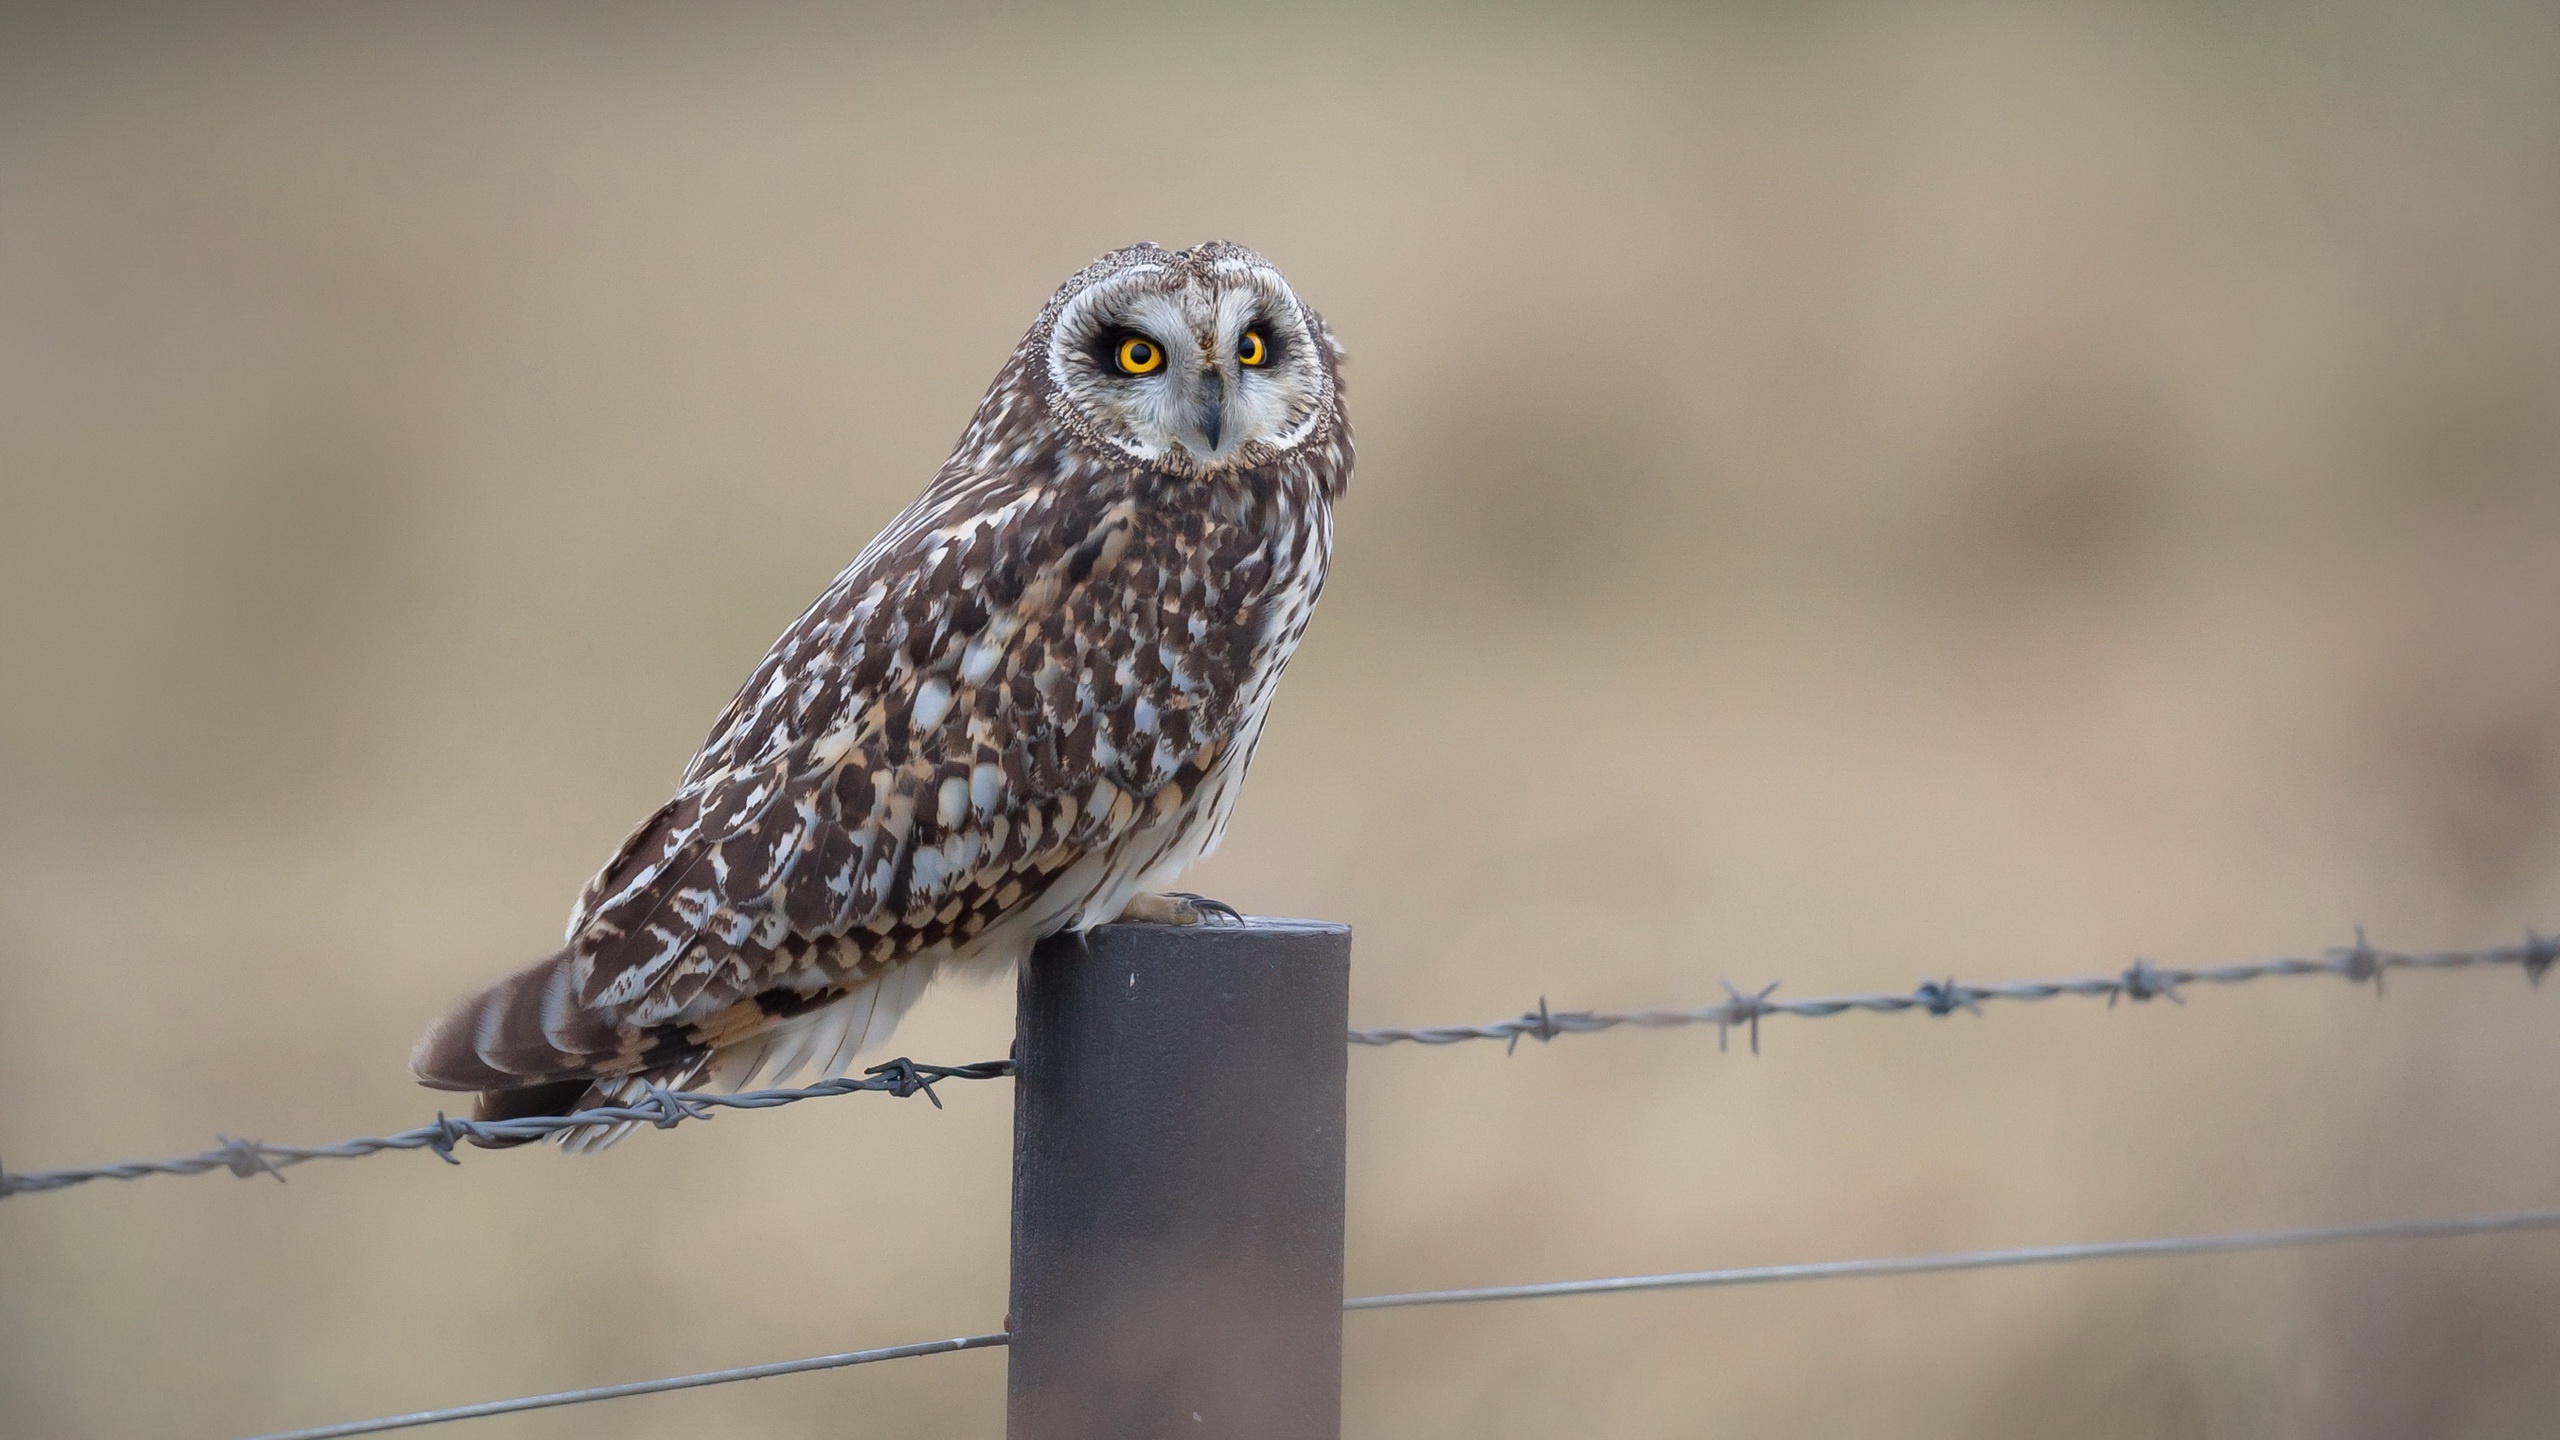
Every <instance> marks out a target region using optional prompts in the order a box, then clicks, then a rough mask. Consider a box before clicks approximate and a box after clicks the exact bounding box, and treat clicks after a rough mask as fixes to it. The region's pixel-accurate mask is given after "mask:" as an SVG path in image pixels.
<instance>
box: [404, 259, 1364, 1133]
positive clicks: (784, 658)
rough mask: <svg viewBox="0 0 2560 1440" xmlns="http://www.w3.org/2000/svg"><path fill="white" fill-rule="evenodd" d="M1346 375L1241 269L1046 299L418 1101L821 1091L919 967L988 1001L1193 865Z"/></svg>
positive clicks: (1300, 548) (1326, 545) (1304, 573)
mask: <svg viewBox="0 0 2560 1440" xmlns="http://www.w3.org/2000/svg"><path fill="white" fill-rule="evenodd" d="M1133 340H1135V341H1137V342H1139V343H1138V344H1136V345H1132V343H1131V342H1132V341H1133ZM1149 346H1152V347H1156V349H1157V350H1160V351H1161V354H1157V353H1155V352H1153V351H1150V350H1149V349H1147V348H1146V347H1149ZM1133 357H1134V358H1135V361H1137V362H1147V361H1152V362H1153V363H1151V364H1143V368H1141V366H1140V365H1138V364H1133ZM1339 361H1340V350H1339V347H1338V346H1336V345H1335V343H1334V341H1333V338H1332V335H1331V333H1330V332H1329V331H1328V330H1327V329H1326V327H1325V325H1324V322H1323V321H1322V319H1320V318H1319V317H1318V316H1317V315H1316V313H1315V312H1314V311H1313V310H1311V309H1309V308H1307V307H1306V306H1304V305H1303V304H1301V303H1300V302H1299V301H1298V299H1297V296H1296V294H1295V292H1294V291H1292V290H1291V289H1290V288H1289V286H1288V284H1287V282H1286V281H1285V280H1283V279H1282V278H1281V277H1280V275H1279V273H1278V272H1277V271H1276V270H1274V269H1272V268H1271V266H1270V264H1269V263H1268V262H1267V261H1265V260H1263V259H1262V258H1261V257H1260V256H1259V255H1256V254H1255V253H1254V252H1252V251H1250V250H1246V249H1244V248H1243V247H1241V246H1235V245H1229V244H1224V243H1212V244H1208V245H1202V246H1198V247H1195V248H1193V249H1189V250H1182V251H1166V250H1161V249H1158V248H1156V247H1155V246H1152V245H1141V246H1135V247H1132V248H1130V249H1126V250H1120V251H1115V252H1113V253H1112V254H1110V255H1106V256H1104V257H1103V258H1102V259H1101V260H1099V261H1097V262H1095V263H1094V264H1093V265H1092V266H1090V267H1088V268H1087V269H1085V270H1084V271H1082V272H1081V273H1079V274H1078V275H1076V276H1075V277H1074V278H1072V279H1070V280H1069V281H1068V282H1067V283H1066V285H1064V286H1063V287H1061V288H1060V289H1059V291H1058V292H1057V294H1056V295H1055V296H1054V297H1052V298H1051V300H1050V301H1049V303H1048V305H1047V306H1046V307H1045V308H1043V310H1042V311H1041V313H1040V316H1039V318H1038V320H1037V321H1035V322H1034V324H1033V325H1032V327H1031V330H1030V332H1029V333H1028V334H1027V335H1025V336H1024V338H1023V341H1022V343H1021V344H1020V345H1019V346H1017V347H1016V348H1015V350H1014V352H1013V354H1012V356H1011V358H1010V359H1009V360H1008V361H1007V362H1006V364H1005V366H1004V368H1003V369H1002V370H1001V371H1000V372H999V373H998V374H997V376H996V379H995V382H994V384H993V385H992V386H991V387H990V388H989V389H988V392H987V395H986V398H985V399H984V400H983V401H982V402H981V403H980V404H979V406H978V410H977V414H976V416H975V418H974V419H973V420H972V421H971V422H970V425H969V427H968V429H967V431H966V432H965V433H963V434H962V436H961V438H960V443H959V445H958V446H957V447H956V448H955V449H954V451H953V453H952V456H951V458H950V459H949V460H948V461H947V462H945V463H944V465H943V467H942V469H941V471H940V473H938V474H937V475H936V476H935V477H934V480H933V482H932V484H931V485H929V486H928V487H926V489H925V492H924V493H923V494H922V495H921V496H919V497H918V498H917V500H916V501H915V503H914V504H912V505H910V506H908V507H907V509H906V510H905V511H904V512H902V513H901V514H900V515H899V516H898V517H897V518H896V519H895V520H893V521H891V522H890V524H889V527H888V528H887V529H886V530H884V531H883V532H882V533H881V534H880V535H879V537H878V538H876V539H874V540H873V541H872V542H871V543H870V544H869V545H868V546H866V547H865V548H864V549H863V551H862V553H861V554H860V555H859V556H857V557H856V558H855V560H854V561H853V563H852V564H851V565H850V566H848V567H847V568H846V569H845V571H844V572H843V573H842V574H841V575H839V576H837V577H836V580H835V582H834V583H833V584H832V585H830V586H828V587H827V590H826V592H825V593H824V594H822V595H820V596H819V597H818V599H817V601H816V602H815V603H813V604H812V605H811V606H810V607H809V608H808V609H807V610H806V611H805V612H803V613H802V614H801V616H800V617H799V619H797V620H796V621H794V622H793V623H792V625H791V627H790V628H789V629H788V630H786V631H785V632H784V633H783V635H782V637H781V639H779V640H777V641H776V642H775V643H774V645H773V648H772V649H771V651H769V652H768V653H767V654H766V656H765V658H764V661H763V663H762V664H760V665H758V666H757V667H756V670H755V672H754V674H753V675H752V676H751V677H750V678H749V679H748V681H747V683H746V684H745V685H744V686H743V687H741V688H740V690H739V691H738V694H737V696H736V698H734V699H733V700H731V701H730V702H729V706H728V708H727V710H726V711H724V712H723V713H722V714H721V716H720V719H719V720H718V722H717V723H716V724H714V725H713V727H712V730H711V734H710V736H709V737H708V738H707V739H706V740H705V741H704V742H703V745H702V749H701V751H700V753H699V754H697V755H696V756H695V757H694V760H693V762H692V764H691V765H689V766H688V767H687V768H686V770H685V773H684V777H683V779H682V781H681V782H680V783H679V785H678V786H677V789H676V793H675V795H674V797H673V798H671V799H670V800H668V801H667V803H666V804H665V805H663V806H661V807H659V809H658V811H657V812H656V813H655V814H653V815H651V816H650V817H649V818H648V819H647V820H645V821H643V822H642V823H641V825H640V826H639V827H638V828H637V829H636V830H634V831H633V832H632V834H631V837H630V838H629V839H628V840H626V841H625V842H624V843H623V846H622V848H621V850H620V851H619V852H618V853H616V854H615V856H614V857H613V859H612V860H611V861H609V862H608V863H607V864H606V865H605V867H604V868H603V870H601V871H600V872H598V874H597V875H596V877H595V879H594V880H592V881H590V882H589V883H588V885H587V887H586V890H585V892H584V893H583V894H582V895H581V896H580V897H579V899H578V902H577V905H576V907H575V908H574V909H573V910H572V912H571V915H570V920H569V928H568V937H567V943H566V945H565V946H564V947H563V948H562V949H561V950H560V951H559V952H558V953H557V954H555V955H553V956H551V957H550V958H548V959H546V960H543V961H541V962H540V963H538V964H536V965H534V966H532V967H530V968H528V969H526V970H524V971H522V972H519V973H518V974H516V975H514V976H511V977H509V978H507V979H505V980H502V981H500V982H499V983H498V984H496V985H494V986H492V987H490V988H489V989H488V990H486V991H484V992H482V993H481V994H479V995H476V996H474V997H472V998H471V999H468V1000H466V1001H464V1002H462V1003H461V1004H460V1005H458V1006H456V1007H455V1008H454V1009H453V1010H452V1011H451V1012H450V1013H449V1014H447V1015H446V1016H445V1017H444V1018H443V1019H442V1020H441V1021H439V1022H438V1023H437V1024H436V1025H435V1027H434V1028H432V1029H431V1030H429V1031H428V1033H427V1035H426V1037H425V1038H424V1039H423V1040H421V1041H420V1042H419V1045H418V1049H417V1053H416V1055H415V1056H414V1057H413V1060H412V1065H413V1068H414V1069H415V1070H416V1072H417V1074H418V1077H419V1078H420V1079H421V1080H422V1081H423V1082H425V1083H426V1084H428V1085H432V1086H437V1087H440V1088H445V1089H456V1090H477V1091H480V1092H481V1096H480V1113H481V1114H483V1115H484V1116H498V1115H513V1114H535V1113H557V1112H559V1111H561V1110H563V1109H564V1108H569V1107H584V1106H589V1105H595V1104H604V1103H611V1102H614V1101H617V1100H622V1099H628V1098H631V1097H633V1096H634V1095H636V1094H637V1093H638V1092H639V1091H640V1089H641V1088H642V1087H643V1086H645V1085H646V1084H650V1083H659V1084H669V1085H680V1086H698V1085H706V1084H728V1085H745V1084H748V1083H750V1082H752V1081H754V1080H756V1079H758V1078H759V1077H762V1078H765V1079H767V1080H768V1081H773V1082H778V1081H780V1080H781V1079H783V1078H785V1077H787V1076H788V1075H790V1074H792V1073H794V1072H796V1071H798V1070H800V1069H803V1068H805V1067H807V1066H810V1065H815V1066H816V1068H817V1069H818V1071H819V1072H820V1073H821V1074H822V1075H833V1074H840V1073H842V1072H843V1071H844V1070H845V1068H846V1067H847V1066H848V1065H849V1064H850V1063H851V1061H852V1060H853V1059H854V1058H855V1057H856V1055H858V1054H859V1053H861V1052H862V1051H863V1050H864V1049H866V1048H867V1047H869V1046H871V1045H873V1044H876V1043H877V1042H878V1041H880V1040H881V1039H883V1038H885V1036H886V1035H887V1033H888V1030H889V1028H890V1027H891V1026H892V1025H894V1024H895V1023H896V1020H897V1017H898V1016H899V1014H901V1013H902V1012H903V1011H904V1010H905V1009H906V1008H907V1006H908V1005H909V1004H911V1003H912V1002H913V1001H914V999H915V998H916V996H917V995H918V994H919V993H920V992H921V991H922V989H923V988H924V986H925V983H926V982H927V981H928V980H929V979H930V978H931V977H932V976H933V974H934V973H936V972H937V971H938V970H941V969H944V968H946V967H951V966H961V967H964V968H968V969H975V970H980V971H990V972H991V971H999V970H1001V969H1003V968H1004V967H1007V966H1010V965H1012V964H1013V963H1015V962H1016V961H1017V960H1019V959H1020V958H1021V957H1022V956H1023V955H1024V954H1025V953H1027V952H1028V950H1029V949H1030V947H1031V946H1032V944H1034V943H1035V942H1036V941H1038V940H1039V939H1041V938H1043V937H1044V936H1047V935H1050V934H1054V933H1056V932H1057V931H1060V930H1063V929H1069V928H1084V927H1087V926H1091V925H1095V924H1100V923H1103V922H1105V921H1108V920H1110V919H1112V918H1114V917H1115V916H1117V915H1119V914H1121V913H1122V911H1123V909H1124V908H1125V907H1127V906H1128V905H1129V904H1130V902H1131V900H1132V899H1133V897H1137V896H1139V895H1141V894H1142V893H1143V892H1144V891H1146V890H1148V889H1150V888H1160V887H1162V886H1163V885H1165V884H1168V883H1170V881H1171V879H1172V878H1173V877H1174V876H1175V875H1177V874H1178V873H1180V871H1181V870H1182V869H1183V868H1184V867H1185V866H1188V865H1189V864H1191V863H1192V862H1193V861H1195V860H1197V859H1199V858H1200V857H1201V856H1203V855H1205V854H1207V853H1208V852H1209V851H1210V850H1211V849H1213V848H1214V847H1215V846H1216V844H1217V842H1218V839H1219V836H1220V834H1221V833H1222V832H1223V830H1224V828H1225V825H1226V821H1227V816H1228V814H1229V812H1230V810H1231V809H1232V808H1233V806H1234V803H1235V798H1236V794H1237V792H1238V790H1239V789H1240V787H1241V785H1242V783H1243V779H1244V774H1245V769H1246V767H1247V765H1248V764H1249V763H1250V761H1251V759H1252V756H1253V750H1254V746H1255V743H1256V741H1257V740H1258V738H1259V736H1260V734H1261V727H1262V721H1263V716H1264V714H1265V712H1266V710H1267V708H1268V706H1269V704H1270V700H1271V695H1272V692H1273V689H1274V688H1275V686H1276V685H1277V683H1278V681H1279V678H1280V673H1281V670H1282V668H1283V666H1285V665H1286V663H1287V661H1288V658H1289V654H1290V652H1291V650H1292V649H1293V648H1294V647H1295V646H1296V644H1297V641H1298V637H1299V635H1300V634H1301V633H1302V632H1303V631H1304V629H1305V627H1306V623H1307V619H1308V616H1309V615H1310V614H1311V613H1312V612H1313V609H1314V606H1315V602H1316V597H1317V595H1318V593H1319V592H1320V590H1321V589H1322V587H1323V584H1324V576H1325V570H1326V565H1327V562H1328V559H1329V557H1330V553H1331V549H1332V536H1333V522H1332V507H1333V502H1334V501H1335V500H1336V499H1337V498H1338V497H1339V496H1340V495H1341V494H1342V492H1343V489H1344V487H1345V486H1346V485H1347V484H1348V483H1349V480H1350V476H1351V467H1352V449H1351V430H1350V424H1349V421H1348V420H1347V418H1346V417H1345V416H1344V413H1343V410H1342V392H1341V385H1340V379H1339V373H1338V365H1339ZM618 1133H619V1131H618V1130H615V1129H611V1128H608V1127H591V1128H589V1129H585V1130H580V1131H573V1132H569V1134H570V1136H571V1138H570V1140H569V1142H568V1143H570V1144H571V1145H572V1147H573V1148H587V1147H592V1146H596V1145H601V1144H605V1143H610V1141H611V1140H612V1139H613V1138H616V1136H617V1135H618Z"/></svg>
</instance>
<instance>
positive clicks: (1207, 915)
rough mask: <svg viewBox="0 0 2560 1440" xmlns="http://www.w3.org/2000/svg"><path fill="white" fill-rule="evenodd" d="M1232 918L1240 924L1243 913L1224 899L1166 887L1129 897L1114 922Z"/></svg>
mask: <svg viewBox="0 0 2560 1440" xmlns="http://www.w3.org/2000/svg"><path fill="white" fill-rule="evenodd" d="M1212 919H1216V920H1224V921H1233V922H1234V923H1236V924H1238V925H1241V924H1243V923H1244V915H1243V913H1242V912H1241V911H1239V910H1237V909H1236V907H1234V906H1233V905H1230V904H1228V903H1226V902H1225V901H1223V900H1212V899H1210V898H1209V897H1208V896H1206V895H1194V894H1192V893H1191V892H1190V891H1187V890H1172V891H1167V892H1166V893H1164V894H1162V895H1157V894H1152V893H1141V894H1137V895H1132V896H1130V897H1129V903H1128V904H1127V905H1126V906H1123V907H1122V908H1121V911H1120V915H1119V918H1118V919H1116V920H1113V921H1112V922H1111V923H1112V924H1114V925H1201V924H1206V923H1208V922H1209V921H1210V920H1212Z"/></svg>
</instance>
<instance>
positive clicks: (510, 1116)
mask: <svg viewBox="0 0 2560 1440" xmlns="http://www.w3.org/2000/svg"><path fill="white" fill-rule="evenodd" d="M655 1040H656V1043H647V1041H645V1040H644V1041H643V1042H642V1043H641V1044H640V1045H638V1046H635V1045H634V1044H633V1043H631V1040H630V1039H629V1038H627V1037H625V1036H623V1035H621V1034H619V1033H617V1031H616V1029H615V1028H614V1026H613V1025H612V1024H611V1023H610V1022H609V1021H607V1020H606V1019H605V1017H603V1016H602V1015H599V1014H597V1013H595V1012H594V1011H592V1010H589V1009H586V1008H585V1007H583V1006H581V1005H579V1004H578V1003H577V996H576V988H575V985H574V983H573V982H572V979H571V976H570V959H569V957H568V956H567V955H566V954H560V955H554V956H552V957H551V958H550V959H548V960H544V961H541V962H539V963H537V964H534V965H531V966H528V967H526V968H525V969H523V970H520V971H518V972H516V973H515V974H513V975H510V976H508V977H507V978H506V979H504V980H501V981H499V982H498V983H497V984H495V985H492V986H490V987H489V988H488V989H486V990H483V991H481V992H480V993H479V994H477V995H474V996H471V997H470V998H469V999H466V1000H464V1001H462V1002H461V1003H459V1004H457V1005H455V1006H454V1007H453V1008H452V1009H451V1010H448V1011H446V1012H445V1014H444V1017H443V1018H442V1019H440V1020H438V1021H436V1023H435V1024H434V1025H432V1026H430V1027H428V1030H427V1033H426V1035H425V1036H424V1037H422V1038H421V1039H420V1040H419V1041H418V1048H417V1049H415V1050H414V1051H411V1052H410V1055H409V1069H410V1071H411V1073H413V1074H415V1075H416V1076H417V1077H418V1081H419V1083H420V1084H423V1085H427V1086H430V1087H432V1088H434V1089H438V1090H477V1091H479V1092H480V1094H479V1099H478V1102H477V1103H476V1104H475V1105H474V1106H473V1107H472V1118H473V1119H476V1120H520V1119H525V1118H528V1117H532V1116H541V1115H568V1114H572V1113H575V1112H576V1111H579V1110H590V1109H594V1108H596V1107H597V1106H600V1105H616V1104H622V1103H625V1102H627V1101H629V1100H635V1099H638V1098H640V1097H641V1096H642V1095H643V1094H645V1093H646V1091H647V1089H648V1087H649V1086H650V1085H651V1084H661V1085H668V1086H671V1087H676V1086H681V1085H683V1084H685V1083H686V1082H687V1081H688V1080H689V1079H690V1078H691V1077H692V1076H693V1075H694V1073H695V1072H697V1071H698V1070H700V1068H701V1066H702V1063H703V1061H704V1060H705V1059H706V1058H708V1057H707V1055H706V1054H705V1052H704V1051H702V1050H701V1049H700V1048H698V1047H694V1046H690V1045H686V1044H684V1043H683V1041H682V1039H681V1037H680V1034H668V1035H663V1036H660V1037H655ZM630 1129H631V1127H630V1126H629V1125H627V1124H625V1125H582V1126H579V1127H578V1128H576V1129H574V1130H564V1131H560V1132H557V1134H558V1136H559V1138H560V1141H561V1147H562V1148H563V1149H566V1150H571V1151H586V1150H600V1149H602V1148H604V1147H605V1146H606V1145H610V1144H612V1143H613V1142H614V1141H615V1140H617V1139H620V1138H621V1137H622V1136H623V1135H624V1134H626V1133H628V1132H629V1130H630ZM472 1143H473V1144H475V1145H479V1146H483V1147H485V1148H488V1149H493V1150H495V1149H505V1148H508V1147H510V1146H515V1145H522V1144H524V1143H526V1142H525V1141H523V1140H480V1139H475V1140H474V1141H472Z"/></svg>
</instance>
